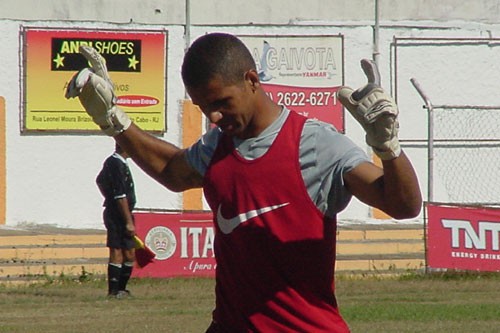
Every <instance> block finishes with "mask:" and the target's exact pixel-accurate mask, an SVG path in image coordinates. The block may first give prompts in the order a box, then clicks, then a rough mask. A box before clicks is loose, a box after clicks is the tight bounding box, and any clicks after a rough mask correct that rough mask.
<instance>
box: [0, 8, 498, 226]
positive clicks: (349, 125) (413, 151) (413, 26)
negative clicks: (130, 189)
mask: <svg viewBox="0 0 500 333" xmlns="http://www.w3.org/2000/svg"><path fill="white" fill-rule="evenodd" d="M8 2H9V1H1V2H0V12H2V14H3V16H2V17H4V18H3V19H0V31H2V34H0V43H1V45H2V48H1V49H0V57H1V59H2V62H1V63H0V77H1V78H2V85H1V86H0V95H1V96H3V97H5V99H6V113H7V115H6V116H7V133H6V136H7V152H6V154H7V182H6V189H7V217H6V224H7V225H8V226H9V225H12V226H14V225H17V224H19V223H34V224H54V225H57V226H64V227H74V228H89V227H90V228H102V222H101V211H102V209H101V202H102V199H101V196H100V194H99V193H98V191H97V188H96V186H95V183H94V178H95V175H96V174H97V172H98V170H99V169H100V167H101V163H102V161H103V160H104V159H105V158H106V157H107V156H108V155H109V154H110V152H111V151H112V149H113V141H112V139H110V138H107V137H104V136H96V135H43V134H40V135H21V133H20V116H19V114H20V112H21V110H22V109H21V105H20V93H21V92H20V83H19V82H20V81H19V76H20V67H21V64H20V55H19V50H20V45H19V43H20V39H19V31H20V27H21V26H22V25H24V26H37V27H61V28H72V27H79V28H100V29H103V28H105V29H143V28H144V27H145V26H146V25H145V24H139V23H129V24H122V23H119V24H117V23H109V22H112V21H123V18H124V17H125V16H123V12H122V10H121V8H122V7H125V6H120V7H119V8H118V7H117V9H116V12H111V11H109V2H108V1H94V3H98V4H102V5H103V6H104V7H105V8H106V10H107V13H109V15H110V16H109V18H108V17H107V16H106V17H104V14H103V12H102V11H100V10H97V9H98V7H96V6H94V7H93V8H94V10H93V11H90V9H89V8H88V7H83V5H82V4H83V3H85V4H88V3H87V2H82V1H80V2H76V1H74V2H73V1H71V2H64V1H51V4H52V5H54V6H55V5H56V4H59V5H61V8H60V11H54V12H52V13H53V15H54V16H61V15H63V16H66V18H68V17H69V18H70V19H71V18H73V19H75V18H74V16H75V15H76V14H75V13H76V12H75V11H76V10H80V9H81V10H82V11H81V13H80V14H81V15H83V16H85V18H84V19H86V20H90V17H93V18H94V20H90V21H92V22H90V21H78V20H76V19H75V20H74V21H70V20H65V21H61V20H54V19H52V20H51V19H48V16H50V15H49V13H47V10H46V8H49V7H50V6H46V7H45V6H39V5H33V4H39V3H41V2H29V1H18V2H16V4H17V3H19V4H20V5H19V7H22V5H23V4H24V5H33V6H34V7H32V8H34V9H35V10H31V11H29V13H31V14H29V15H28V14H27V13H28V12H23V14H24V15H25V16H27V18H26V17H25V16H22V17H17V18H16V17H13V15H14V16H15V15H20V13H19V11H16V12H15V13H14V14H12V12H10V13H11V14H10V16H9V15H8V13H9V12H6V11H3V7H5V5H6V3H8ZM126 2H127V1H123V2H120V4H124V3H126ZM279 2H280V3H282V4H283V1H279ZM384 2H385V6H387V5H388V3H392V4H393V5H394V6H396V3H397V2H395V1H384ZM425 2H426V1H420V3H425ZM62 3H71V6H70V7H68V5H65V6H62ZM133 3H134V4H142V5H139V7H138V8H135V10H134V13H135V15H138V13H141V10H142V9H144V10H148V11H152V12H153V14H151V13H149V15H145V16H141V18H142V19H143V21H146V20H147V21H149V16H150V15H153V16H154V15H159V16H161V15H167V14H168V15H171V16H169V18H168V19H169V20H172V21H175V23H174V24H171V25H163V24H162V25H160V23H159V22H157V21H154V23H153V24H148V25H147V28H148V29H155V28H158V29H167V30H168V33H169V45H168V69H167V72H168V78H167V80H168V82H167V87H168V95H167V101H168V105H167V110H166V112H167V120H168V124H167V128H168V131H167V133H165V135H164V136H163V139H165V140H168V141H169V142H173V143H175V144H179V143H180V140H181V133H180V122H179V120H180V119H181V116H182V115H181V113H180V111H181V109H180V106H179V102H180V101H181V100H182V99H183V98H184V89H183V87H182V82H181V79H180V75H179V68H180V66H181V62H182V56H183V49H184V43H185V40H184V26H182V25H177V23H178V21H182V18H183V16H182V14H183V10H184V9H182V10H180V9H179V8H177V9H176V10H174V11H173V12H169V13H167V14H166V13H165V11H164V9H161V10H160V12H157V13H156V14H154V13H155V10H154V8H155V7H156V6H158V7H160V6H163V4H164V3H165V2H164V1H156V2H155V1H144V2H137V1H133ZM207 3H208V2H204V1H201V0H199V1H192V6H194V5H195V4H196V6H197V7H196V8H197V9H196V12H197V13H198V14H197V15H198V16H196V19H197V20H198V21H203V17H202V16H201V15H200V10H202V9H203V10H205V11H206V12H207V16H209V14H210V13H211V12H213V9H217V8H218V10H217V13H218V15H220V17H221V22H226V20H229V18H228V16H227V17H226V15H229V14H228V13H230V12H231V11H230V7H228V6H226V7H224V8H225V10H222V9H223V8H219V7H220V6H218V5H215V6H214V8H212V9H211V8H210V7H207V5H206V4H207ZM264 3H267V2H262V4H263V6H264ZM269 3H274V2H273V1H271V2H269ZM287 3H288V2H287ZM314 3H315V5H312V6H313V7H314V6H316V7H317V8H316V10H317V13H323V12H324V11H322V10H321V8H320V5H319V3H320V2H314ZM322 3H328V2H322ZM336 3H337V2H336ZM342 3H344V2H342ZM361 3H366V1H354V2H352V1H351V2H350V4H351V6H355V5H356V4H357V5H358V7H357V8H360V9H362V10H361V12H363V13H364V12H365V10H366V8H364V7H363V8H362V6H361ZM405 3H406V2H405ZM427 3H431V1H427ZM443 3H444V7H445V8H446V4H449V3H451V2H450V1H443ZM496 3H497V1H481V4H485V5H489V6H490V7H491V10H490V11H489V12H490V13H491V12H498V6H494V4H496ZM105 4H106V5H105ZM106 6H107V7H106ZM269 6H270V5H269ZM297 6H298V7H297V8H302V7H300V6H301V5H297ZM342 6H343V7H342V8H344V9H345V8H346V5H342ZM19 7H16V8H19ZM288 7H289V6H285V7H283V6H282V7H281V8H282V9H285V8H288ZM410 7H411V6H410ZM448 7H449V5H448ZM169 8H172V7H169ZM234 8H236V10H235V12H236V13H241V12H244V10H240V9H245V8H247V7H244V6H243V7H238V6H235V7H234ZM353 8H354V7H353ZM424 9H425V12H428V8H427V7H425V8H424V7H419V10H420V11H419V13H421V12H422V11H424ZM442 9H443V8H442V7H440V10H436V12H437V13H442V14H441V15H444V12H443V10H442ZM480 9H481V10H483V9H484V8H482V7H481V8H480ZM350 10H352V8H350ZM481 10H479V9H478V8H476V12H478V11H481ZM37 12H39V13H40V15H42V16H43V19H42V20H34V17H36V15H37V14H36V13H37ZM286 12H287V13H288V14H289V13H290V11H286ZM388 12H389V11H386V14H387V13H388ZM467 12H468V11H467V10H464V13H467ZM62 13H63V14H62ZM274 13H277V11H274ZM112 14H115V16H113V15H112ZM435 14H436V13H435ZM238 15H241V14H238ZM491 15H493V14H491ZM28 16H29V17H28ZM297 16H300V15H297ZM362 16H363V20H361V21H359V20H358V21H349V22H344V23H342V22H339V21H337V20H336V21H328V20H327V17H325V15H324V14H322V15H319V16H318V17H319V18H321V19H323V21H322V22H321V24H318V22H309V21H307V22H305V21H301V22H296V24H292V25H264V24H260V25H248V24H241V25H223V26H222V25H216V24H214V23H211V25H196V26H193V27H191V39H194V38H196V37H197V36H199V35H201V34H204V33H206V32H210V31H226V32H231V33H235V34H299V35H301V34H304V35H307V34H313V35H318V34H342V35H344V42H345V82H346V84H347V85H351V86H353V87H358V86H361V85H363V84H365V82H366V79H365V77H364V75H363V73H362V71H361V69H360V67H359V60H360V59H361V58H370V57H371V56H372V51H373V49H372V45H373V43H372V34H373V29H372V27H371V25H372V24H373V23H372V22H371V21H370V20H369V19H368V20H367V19H366V16H368V14H366V15H362ZM438 16H439V15H438ZM462 16H463V15H462ZM113 17H116V18H117V19H116V20H114V19H113ZM486 17H489V16H486ZM308 18H311V17H308ZM21 19H23V20H21ZM165 19H166V18H165ZM245 19H246V18H244V17H241V18H238V20H240V21H244V20H245ZM442 19H443V17H440V18H436V20H434V21H419V22H415V21H396V22H394V21H382V22H381V26H382V28H381V33H380V47H379V49H380V53H381V54H380V69H381V74H382V79H383V85H384V86H385V87H386V88H387V89H388V90H390V89H391V86H392V83H393V82H392V81H393V72H392V70H391V58H390V49H391V43H392V41H393V37H394V36H399V37H403V36H407V37H418V36H420V37H422V36H424V37H425V36H434V37H435V36H441V37H443V36H445V37H446V36H448V37H461V38H463V37H469V38H472V37H481V36H482V37H485V36H489V34H492V35H493V36H496V35H499V34H500V25H498V24H487V23H484V22H480V20H479V19H477V21H476V22H466V21H453V22H438V21H437V20H442ZM99 20H103V21H107V22H108V23H104V22H98V21H99ZM481 20H482V19H481ZM134 21H136V20H134ZM151 21H153V20H151ZM206 21H211V22H213V21H214V19H212V20H208V19H207V20H206ZM181 23H182V22H181ZM203 23H205V22H203ZM478 52H479V54H475V56H476V57H480V58H481V57H482V55H481V52H488V51H487V50H478ZM448 53H449V49H447V50H443V51H442V52H441V51H439V50H434V51H433V53H432V55H431V58H426V59H425V62H423V59H422V58H423V57H426V53H425V52H423V53H419V52H408V53H406V54H405V55H404V56H403V58H402V59H400V61H401V63H402V64H404V71H402V72H401V73H399V74H398V75H401V76H400V77H398V80H399V82H401V84H400V86H398V94H400V96H401V98H402V99H401V103H400V106H401V119H400V122H401V130H400V136H401V138H403V139H405V138H414V137H424V136H425V134H426V131H427V127H426V122H425V113H424V111H423V110H422V104H423V103H422V101H421V100H420V99H419V97H418V95H417V94H416V91H415V90H414V89H413V87H412V86H411V85H410V84H409V79H410V77H412V76H416V77H417V78H419V80H420V81H422V82H425V84H426V85H427V83H429V84H428V90H430V91H428V93H430V94H431V95H439V96H440V98H443V100H450V101H454V100H456V97H457V93H456V92H457V90H460V91H463V90H464V89H467V87H468V86H481V87H482V88H484V89H485V91H484V94H485V95H488V96H492V97H491V98H490V100H489V101H488V102H489V103H491V104H497V105H500V100H499V98H497V97H496V96H497V94H498V91H499V90H498V85H495V84H488V85H487V86H485V85H484V84H483V81H482V80H483V79H484V77H483V78H482V77H480V76H477V77H476V76H474V75H472V76H470V77H467V78H465V80H466V83H467V84H464V82H463V80H462V82H460V84H458V82H456V80H455V77H449V76H453V73H452V72H451V73H450V72H443V73H436V71H439V69H438V68H436V66H431V64H440V63H443V61H444V62H446V63H447V64H450V63H452V62H453V61H461V62H463V59H460V58H450V54H448ZM486 58H487V57H485V59H486ZM460 65H461V66H463V63H461V64H460ZM438 67H439V66H438ZM450 68H453V66H452V65H450ZM437 76H439V82H443V84H445V83H447V84H449V86H447V87H439V88H438V87H435V86H433V85H432V82H435V81H434V78H436V77H437ZM496 76H497V75H496V74H495V73H491V75H490V76H488V77H489V78H490V83H495V80H494V78H495V77H496ZM424 88H426V87H425V86H424ZM470 98H471V99H469V100H468V101H469V102H470V103H476V104H481V103H480V102H481V101H480V100H478V98H477V97H475V96H470ZM345 126H346V133H347V135H349V136H350V137H351V138H353V140H354V141H355V142H357V143H358V144H359V145H361V146H363V147H365V144H364V133H363V131H362V130H361V128H360V126H359V125H358V124H357V123H356V122H355V121H354V120H353V119H352V118H351V117H350V116H349V115H346V123H345ZM407 153H408V154H409V155H410V158H411V159H412V160H413V162H414V164H415V166H416V168H417V172H418V175H419V179H420V183H421V185H422V190H423V192H424V193H426V190H427V188H426V182H427V179H426V172H427V170H426V166H427V162H426V151H425V150H423V149H419V148H409V149H407ZM131 164H132V172H133V174H134V177H135V180H136V186H137V196H138V205H137V206H138V207H141V208H159V209H180V208H181V206H182V195H181V194H175V193H171V192H169V191H168V190H166V189H163V188H162V187H161V186H159V185H158V184H157V183H155V182H154V181H152V180H151V179H150V178H149V177H147V176H146V175H145V174H144V173H143V172H142V171H141V170H140V169H138V168H137V167H136V166H135V165H134V164H133V163H131ZM368 212H369V210H368V208H367V207H366V206H365V205H363V204H360V203H359V202H358V201H357V200H353V202H352V203H351V204H350V205H349V207H348V208H347V209H346V210H345V211H344V212H342V213H341V214H340V216H339V218H340V220H341V222H344V223H349V222H351V221H367V220H370V219H369V216H368Z"/></svg>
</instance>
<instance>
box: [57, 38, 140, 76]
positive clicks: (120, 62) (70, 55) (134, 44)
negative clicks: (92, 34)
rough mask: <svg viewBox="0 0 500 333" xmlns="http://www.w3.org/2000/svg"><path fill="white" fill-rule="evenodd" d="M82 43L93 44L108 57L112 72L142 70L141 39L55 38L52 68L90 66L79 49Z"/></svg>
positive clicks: (107, 63)
mask: <svg viewBox="0 0 500 333" xmlns="http://www.w3.org/2000/svg"><path fill="white" fill-rule="evenodd" d="M80 45H88V46H92V47H93V48H94V49H96V50H97V52H99V53H100V54H101V55H102V56H103V57H104V59H106V66H107V67H108V70H109V71H110V72H140V71H141V40H132V39H83V38H53V39H52V51H51V56H52V58H51V70H53V71H79V70H81V69H83V68H85V67H89V64H88V63H87V60H86V59H85V57H84V56H83V55H81V54H80V52H79V51H78V49H79V47H80Z"/></svg>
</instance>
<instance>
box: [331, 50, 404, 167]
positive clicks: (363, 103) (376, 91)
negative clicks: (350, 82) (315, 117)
mask: <svg viewBox="0 0 500 333" xmlns="http://www.w3.org/2000/svg"><path fill="white" fill-rule="evenodd" d="M361 67H362V68H363V71H364V72H365V75H366V76H367V78H368V83H367V84H366V85H365V86H363V87H361V88H359V89H357V90H355V91H353V90H352V89H351V88H349V87H341V88H340V90H339V92H338V96H339V100H340V102H341V103H342V104H343V105H344V106H345V107H346V108H347V110H349V112H350V113H351V114H352V115H353V117H354V118H355V119H356V120H357V121H358V122H359V123H360V124H361V126H362V127H363V128H364V130H365V132H366V143H367V144H368V145H370V146H371V147H372V148H373V151H374V153H375V154H376V155H377V156H378V157H379V158H380V159H381V160H391V159H394V158H396V157H398V156H399V155H400V154H401V147H400V145H399V139H398V130H399V122H398V114H399V110H398V106H397V105H396V102H395V101H394V100H393V99H392V97H391V96H389V95H388V94H387V93H386V92H385V91H384V90H383V89H382V87H381V86H380V74H379V71H378V68H377V65H376V64H375V63H374V62H373V61H370V60H367V59H363V60H361Z"/></svg>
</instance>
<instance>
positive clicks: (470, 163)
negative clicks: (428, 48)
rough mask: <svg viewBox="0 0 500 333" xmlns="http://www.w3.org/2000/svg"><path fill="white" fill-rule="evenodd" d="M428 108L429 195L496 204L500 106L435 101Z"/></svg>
mask: <svg viewBox="0 0 500 333" xmlns="http://www.w3.org/2000/svg"><path fill="white" fill-rule="evenodd" d="M411 82H412V84H413V86H414V87H415V88H416V89H417V91H418V93H419V94H420V96H421V97H422V98H423V100H424V102H425V105H424V107H425V108H426V109H427V112H428V140H427V149H428V184H427V185H428V195H427V196H428V201H429V202H432V201H436V202H447V203H456V204H477V205H497V204H498V202H499V200H500V130H499V129H498V126H497V124H498V123H499V120H500V106H479V105H433V104H432V102H431V101H430V99H429V98H428V97H427V95H426V94H425V93H424V91H423V89H422V87H421V86H420V85H419V83H418V82H417V80H416V79H411Z"/></svg>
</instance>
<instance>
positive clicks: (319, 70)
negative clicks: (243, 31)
mask: <svg viewBox="0 0 500 333" xmlns="http://www.w3.org/2000/svg"><path fill="white" fill-rule="evenodd" d="M239 37H240V38H241V40H242V41H243V42H244V43H245V45H246V46H247V47H248V48H249V49H250V52H251V53H252V55H253V57H254V60H255V62H256V65H257V70H258V73H259V77H260V81H261V82H262V84H263V86H264V90H265V91H266V92H267V94H268V95H269V96H270V97H271V99H272V100H273V101H274V102H276V103H278V104H281V105H285V106H286V107H287V108H289V109H290V110H294V111H297V112H298V113H300V114H302V115H304V116H306V117H309V118H316V119H319V120H322V121H325V122H328V123H330V124H333V125H334V126H335V128H336V129H337V130H338V131H340V132H344V113H343V107H342V104H340V102H339V101H338V100H337V90H338V89H339V87H340V86H342V85H343V83H344V57H343V55H344V53H343V37H342V36H341V35H334V36H327V35H325V36H286V35H285V36H283V35H280V36H239Z"/></svg>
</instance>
